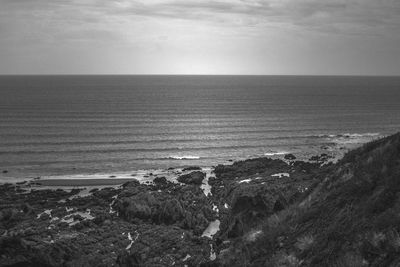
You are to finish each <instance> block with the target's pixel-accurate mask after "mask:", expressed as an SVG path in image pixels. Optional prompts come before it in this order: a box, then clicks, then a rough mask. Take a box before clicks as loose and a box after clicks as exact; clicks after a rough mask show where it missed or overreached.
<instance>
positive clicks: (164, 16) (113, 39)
mask: <svg viewBox="0 0 400 267" xmlns="http://www.w3.org/2000/svg"><path fill="white" fill-rule="evenodd" d="M0 74H243V75H247V74H250V75H400V1H399V0H231V1H227V0H220V1H206V0H0Z"/></svg>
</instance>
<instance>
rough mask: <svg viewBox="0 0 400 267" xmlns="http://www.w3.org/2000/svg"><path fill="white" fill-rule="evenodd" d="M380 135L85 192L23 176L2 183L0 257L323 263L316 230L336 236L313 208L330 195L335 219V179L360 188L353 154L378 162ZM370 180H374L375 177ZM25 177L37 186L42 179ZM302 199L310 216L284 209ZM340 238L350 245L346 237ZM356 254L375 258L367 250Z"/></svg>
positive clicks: (83, 262) (126, 262) (96, 262)
mask: <svg viewBox="0 0 400 267" xmlns="http://www.w3.org/2000/svg"><path fill="white" fill-rule="evenodd" d="M383 140H384V141H381V140H379V141H375V142H373V143H372V144H368V145H369V147H368V146H367V148H363V150H362V149H359V150H356V151H353V152H350V153H348V154H347V156H346V157H345V158H344V159H342V160H341V161H339V162H338V163H336V164H332V163H328V164H327V161H328V160H329V157H327V156H325V155H319V156H316V157H314V158H312V159H310V161H307V162H303V161H296V157H295V155H287V156H285V157H284V158H283V159H270V158H256V159H249V160H245V161H239V162H234V163H233V164H231V165H218V166H216V167H215V168H213V169H211V170H205V169H202V168H200V167H197V166H195V167H189V168H186V169H179V170H176V177H174V179H171V178H170V177H163V176H160V175H154V176H153V178H152V181H146V182H141V181H138V180H135V179H131V180H130V181H128V182H125V183H124V184H122V185H121V186H116V187H104V188H101V189H92V190H90V192H88V193H87V194H80V193H81V190H79V189H75V190H68V191H66V190H62V189H58V190H51V189H43V188H40V187H37V188H36V189H35V187H33V189H32V186H31V185H30V183H29V182H28V183H20V184H2V185H0V266H330V265H329V264H328V265H324V264H323V263H327V262H324V261H323V260H324V259H320V260H319V261H318V260H315V259H316V256H315V255H314V254H316V253H317V251H316V250H317V249H318V248H316V247H314V245H315V244H317V243H318V242H319V239H318V238H321V239H323V238H325V239H326V238H327V239H329V240H330V239H332V238H336V237H335V235H334V234H333V235H332V236H322V233H318V231H319V230H320V231H322V232H324V231H327V229H329V223H328V225H326V224H324V223H323V222H322V221H320V220H319V218H325V219H326V220H328V217H329V216H328V215H326V216H328V217H326V216H325V215H324V214H323V213H318V212H319V210H317V208H316V207H319V208H321V207H320V206H318V205H320V204H321V203H328V204H326V207H328V210H327V214H331V215H332V218H331V217H329V218H331V219H332V220H334V219H333V218H334V212H338V213H340V212H343V211H342V209H343V207H344V206H346V205H347V204H349V203H347V202H346V201H347V198H346V197H348V195H346V194H348V193H349V192H347V191H345V190H344V189H343V188H342V187H343V186H348V183H351V186H353V188H352V189H353V190H354V192H358V191H357V186H359V188H361V189H362V188H364V185H363V184H362V183H364V182H360V181H353V182H352V179H355V178H354V177H356V176H357V175H358V176H357V177H359V176H360V175H361V174H362V173H364V175H365V176H368V173H367V172H363V171H362V170H364V169H368V168H369V165H368V166H361V167H360V164H361V162H362V161H360V158H363V159H364V158H365V160H366V162H369V161H370V162H369V163H368V164H375V161H374V158H373V159H369V157H372V156H371V155H372V154H371V153H375V152H371V151H376V150H377V149H380V152H379V153H382V154H383V155H386V154H385V153H389V152H387V151H386V150H388V149H389V148H388V145H387V142H391V146H392V145H393V144H394V146H395V147H396V146H397V147H396V149H398V150H397V152H398V151H399V150H400V149H399V144H400V142H399V136H398V135H395V136H393V137H391V139H383ZM385 140H386V141H385ZM388 140H389V141H388ZM385 142H386V143H385ZM395 142H397V143H395ZM376 153H377V152H376ZM393 153H394V152H393ZM393 153H392V154H393ZM399 154H400V153H399ZM392 157H395V159H393V158H392ZM398 161H399V158H398V155H396V156H394V155H391V157H390V159H389V158H388V159H387V164H386V165H385V166H386V170H385V172H389V173H391V175H394V173H395V172H394V171H393V172H391V171H392V170H396V171H397V172H398V163H397V165H396V163H395V162H398ZM392 163H393V164H392ZM357 164H358V165H357ZM374 166H375V165H374ZM376 166H378V165H376ZM396 166H397V167H396ZM379 167H382V166H381V165H379ZM362 168H364V169H362ZM382 168H383V167H382ZM396 168H397V169H396ZM380 171H381V170H380ZM368 177H369V176H368ZM346 179H347V180H346ZM369 179H370V180H371V181H368V182H369V183H372V181H373V179H375V178H374V177H372V176H371V177H370V178H369ZM339 181H340V182H339ZM349 181H350V182H349ZM31 183H36V185H40V180H39V181H32V182H31ZM376 183H378V182H376ZM343 184H345V185H343ZM384 186H385V185H381V190H384V189H385V187H384ZM338 188H342V191H337V190H339V189H338ZM382 188H383V189H382ZM335 190H336V191H335ZM371 190H372V189H371ZM374 190H375V189H374ZM332 192H334V193H332ZM375 193H376V197H378V198H379V197H380V193H379V192H375ZM392 193H393V192H392ZM341 194H342V195H341ZM359 194H362V193H359ZM393 194H394V193H393ZM397 195H398V194H397ZM360 197H361V198H362V197H363V195H361V196H360ZM382 197H383V196H382ZM337 198H340V199H342V200H343V203H342V202H340V203H339V202H338V200H337ZM393 199H397V197H395V196H393ZM335 201H336V202H335ZM352 201H353V202H351V203H353V204H354V203H355V201H356V200H355V199H353V200H352ZM370 201H372V200H370ZM371 203H372V202H371ZM299 207H302V211H303V213H302V214H303V215H304V212H305V211H304V210H306V211H307V212H309V213H307V212H305V213H307V214H308V215H307V216H308V217H301V218H300V217H299V218H297V217H296V218H293V217H291V216H292V215H293V216H295V215H296V216H297V215H298V214H299V211H298V209H300V208H299ZM376 208H377V209H382V210H385V207H376ZM313 212H314V213H313ZM321 212H322V211H321ZM399 214H400V213H399ZM303 215H302V216H303ZM284 216H285V217H284ZM396 216H398V215H396ZM283 217H284V218H283ZM288 221H290V223H288ZM324 222H325V221H324ZM271 225H273V226H271ZM398 225H400V224H398ZM273 227H275V228H273ZM280 227H287V228H280ZM388 227H389V226H386V228H388ZM396 227H397V226H396ZM386 228H384V227H383V228H379V229H380V230H379V231H378V230H377V231H378V232H376V234H379V233H380V231H383V232H384V230H385V229H386ZM273 229H275V232H274V231H273ZM300 229H301V230H300ZM357 229H358V228H357ZM382 229H383V230H382ZM386 230H387V229H386ZM386 230H385V231H386ZM369 231H370V232H371V233H372V230H371V229H369ZM388 231H389V230H388ZM385 233H386V232H385ZM319 234H321V236H320V235H319ZM360 235H361V233H360ZM307 237H308V239H307ZM337 238H342V239H343V240H346V236H344V237H337ZM299 240H300V241H299ZM399 240H400V239H399ZM321 242H322V241H321ZM336 242H342V241H340V240H339V241H336ZM343 242H344V241H343ZM347 242H350V243H346V244H348V246H351V244H353V243H352V242H353V239H349V240H347ZM354 242H355V241H354ZM340 244H341V243H340ZM311 248H312V249H311ZM398 248H400V246H398ZM266 250H267V251H266ZM375 252H376V251H375ZM313 253H314V254H313ZM331 253H333V255H341V254H340V253H339V252H337V250H332V251H331ZM335 253H339V254H335ZM371 253H372V252H371ZM377 253H378V254H379V253H380V252H379V251H378V252H377ZM379 255H380V254H379ZM387 255H389V254H388V253H387ZM380 256H381V255H380ZM357 257H361V258H362V259H363V260H365V262H366V263H371V262H373V261H372V260H371V259H372V258H373V256H369V257H370V258H367V257H366V256H365V255H364V254H360V255H359V254H357ZM376 257H378V256H376ZM382 257H383V256H382ZM360 261H361V260H360ZM361 262H362V261H361ZM329 263H331V262H329ZM318 264H323V265H318ZM332 266H334V265H332ZM337 266H351V265H337ZM354 266H356V265H354ZM357 266H362V265H357ZM377 266H378V265H377ZM380 266H382V265H380ZM393 266H395V265H393Z"/></svg>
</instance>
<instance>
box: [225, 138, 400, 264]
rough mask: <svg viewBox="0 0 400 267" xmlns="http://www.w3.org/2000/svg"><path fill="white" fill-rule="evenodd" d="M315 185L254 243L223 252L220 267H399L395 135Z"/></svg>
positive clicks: (398, 147)
mask: <svg viewBox="0 0 400 267" xmlns="http://www.w3.org/2000/svg"><path fill="white" fill-rule="evenodd" d="M319 180H320V181H319V182H317V183H315V184H314V186H313V188H312V190H310V194H309V195H308V196H307V197H306V198H304V199H302V200H301V201H299V202H297V203H294V204H292V205H291V206H290V207H288V208H286V209H284V210H282V211H280V212H279V213H275V214H273V215H272V216H270V217H268V218H267V219H266V220H265V221H264V222H263V224H262V231H261V232H260V233H259V234H258V236H257V238H253V239H252V240H251V242H249V239H248V236H247V237H246V236H244V237H242V238H240V239H237V240H236V242H235V243H234V244H233V245H232V246H231V247H230V248H229V249H226V250H223V251H221V252H220V257H219V260H220V264H221V265H234V266H239V265H240V266H353V267H354V266H400V234H399V233H400V134H395V135H393V136H389V137H387V138H384V139H381V140H377V141H374V142H371V143H368V144H366V145H364V146H363V147H361V148H359V149H356V150H354V151H351V152H349V153H348V154H347V155H346V156H345V157H344V158H343V159H342V160H341V161H340V162H339V163H337V164H336V165H333V166H330V167H327V168H326V169H324V170H323V171H321V173H320V177H319ZM254 239H255V241H253V240H254Z"/></svg>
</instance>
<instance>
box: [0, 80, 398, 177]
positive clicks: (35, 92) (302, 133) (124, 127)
mask: <svg viewBox="0 0 400 267" xmlns="http://www.w3.org/2000/svg"><path fill="white" fill-rule="evenodd" d="M399 103H400V77H339V76H337V77H333V76H332V77H322V76H0V181H5V180H7V179H11V178H20V179H25V178H33V177H49V176H50V177H54V176H71V177H74V176H81V177H84V176H93V175H103V176H108V175H110V176H111V175H114V176H117V177H118V175H121V176H123V175H126V174H129V173H135V172H143V170H149V169H152V170H154V169H165V168H169V167H182V166H192V165H195V166H203V167H211V166H215V165H217V164H220V163H228V162H230V161H232V160H239V159H246V158H251V157H260V156H271V157H282V156H283V154H285V153H293V154H294V155H295V156H297V157H298V158H300V159H307V158H309V157H310V156H312V155H315V154H320V153H327V154H332V155H334V156H340V155H342V154H343V153H345V151H346V150H347V149H349V148H352V147H356V146H358V145H360V144H362V143H365V142H368V141H370V140H373V139H375V138H379V137H381V136H385V135H388V134H391V133H395V132H397V131H399V129H400V104H399Z"/></svg>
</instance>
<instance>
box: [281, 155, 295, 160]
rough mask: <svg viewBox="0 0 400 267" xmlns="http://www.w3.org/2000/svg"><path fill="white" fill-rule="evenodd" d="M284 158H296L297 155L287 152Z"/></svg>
mask: <svg viewBox="0 0 400 267" xmlns="http://www.w3.org/2000/svg"><path fill="white" fill-rule="evenodd" d="M284 159H287V160H295V159H296V156H295V155H293V154H286V155H285V156H284Z"/></svg>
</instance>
